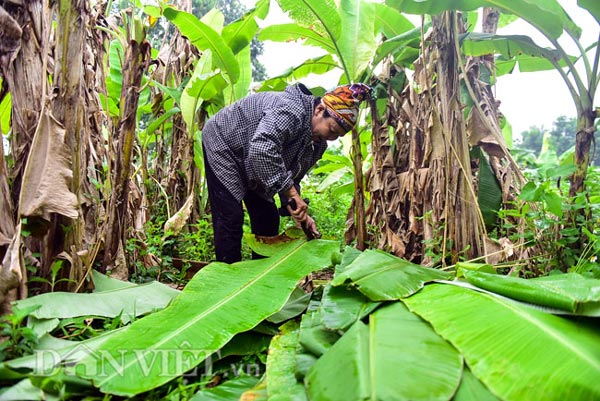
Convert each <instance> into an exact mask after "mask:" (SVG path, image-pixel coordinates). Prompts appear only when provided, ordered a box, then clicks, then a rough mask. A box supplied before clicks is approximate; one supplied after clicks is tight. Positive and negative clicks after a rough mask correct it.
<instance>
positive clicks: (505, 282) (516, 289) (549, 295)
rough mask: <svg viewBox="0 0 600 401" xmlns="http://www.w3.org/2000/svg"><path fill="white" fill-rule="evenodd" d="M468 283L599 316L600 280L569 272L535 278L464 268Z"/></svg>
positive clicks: (539, 302) (583, 313)
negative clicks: (466, 269)
mask: <svg viewBox="0 0 600 401" xmlns="http://www.w3.org/2000/svg"><path fill="white" fill-rule="evenodd" d="M464 275H465V277H466V279H467V280H468V281H469V283H471V284H473V285H475V286H477V287H480V288H483V289H485V290H488V291H492V292H495V293H497V294H500V295H504V296H506V297H509V298H513V299H516V300H519V301H524V302H530V303H532V304H536V305H542V306H549V307H551V308H557V309H561V310H564V311H567V312H571V313H574V314H578V315H584V316H595V317H599V316H600V280H599V279H593V278H588V277H584V276H582V275H580V274H577V273H567V274H560V275H553V276H547V277H538V278H532V279H522V278H518V277H510V276H501V275H496V274H489V273H484V272H480V271H465V272H464Z"/></svg>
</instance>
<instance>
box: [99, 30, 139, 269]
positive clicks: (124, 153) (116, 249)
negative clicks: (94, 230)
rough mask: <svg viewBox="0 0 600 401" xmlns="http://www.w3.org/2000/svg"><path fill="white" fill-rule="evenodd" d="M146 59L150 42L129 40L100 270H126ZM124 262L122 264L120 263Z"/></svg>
mask: <svg viewBox="0 0 600 401" xmlns="http://www.w3.org/2000/svg"><path fill="white" fill-rule="evenodd" d="M149 62H150V45H149V44H148V42H146V41H145V40H144V41H142V42H141V43H139V42H137V41H136V40H130V41H129V46H128V47H127V50H126V52H125V57H124V60H123V87H122V89H121V102H120V106H119V110H120V112H121V118H120V120H119V123H118V126H117V129H116V133H115V141H116V143H115V146H116V151H115V152H114V154H113V156H114V157H111V158H110V159H111V162H112V163H113V165H112V172H111V173H112V192H111V197H110V201H109V204H108V210H107V215H108V219H107V224H106V237H105V247H104V263H103V266H102V268H101V269H100V270H101V271H106V269H113V268H115V267H117V268H120V269H122V271H123V272H124V274H128V273H127V272H128V266H127V260H126V258H125V257H124V250H125V242H126V231H125V230H126V227H127V218H128V205H129V185H130V179H129V177H130V174H131V163H132V156H133V145H134V142H135V129H136V123H137V107H138V102H139V92H140V88H141V83H142V76H143V74H144V71H145V70H146V68H147V65H148V63H149ZM123 265H124V266H123Z"/></svg>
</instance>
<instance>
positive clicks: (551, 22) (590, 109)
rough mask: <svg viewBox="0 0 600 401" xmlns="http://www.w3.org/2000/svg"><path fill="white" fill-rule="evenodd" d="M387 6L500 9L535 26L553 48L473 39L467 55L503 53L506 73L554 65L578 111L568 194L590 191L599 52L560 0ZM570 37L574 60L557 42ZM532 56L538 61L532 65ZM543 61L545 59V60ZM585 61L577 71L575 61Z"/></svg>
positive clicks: (524, 40) (429, 10)
mask: <svg viewBox="0 0 600 401" xmlns="http://www.w3.org/2000/svg"><path fill="white" fill-rule="evenodd" d="M577 3H578V5H579V6H580V7H581V8H583V9H585V10H586V11H588V12H589V13H590V14H591V15H592V16H593V17H594V18H595V19H596V21H597V22H598V23H599V25H600V7H599V6H598V4H597V2H594V1H591V0H579V1H578V2H577ZM386 4H388V5H390V6H391V7H394V8H396V9H398V10H400V11H401V12H405V13H411V14H421V15H423V14H430V15H434V14H437V13H439V12H441V11H445V10H473V9H476V8H478V7H496V8H498V9H500V10H501V11H502V12H506V13H508V14H514V15H516V16H518V17H520V18H522V19H524V20H526V21H527V22H529V23H530V24H531V25H533V26H534V27H535V28H536V29H537V30H538V31H539V32H540V33H542V34H543V35H544V36H545V37H546V39H548V40H549V42H550V43H551V44H552V47H551V48H543V47H541V46H538V45H537V44H535V43H534V42H533V41H532V40H531V39H530V38H528V37H524V36H501V35H483V36H482V35H479V36H477V35H468V36H467V37H466V38H465V39H464V41H463V45H462V48H463V51H464V52H465V54H467V55H471V56H480V55H483V54H499V55H501V56H502V57H503V62H504V66H503V67H502V69H501V71H500V72H501V73H502V72H506V71H507V70H509V71H512V69H513V68H514V66H515V64H516V63H518V64H519V68H520V69H521V71H536V70H541V69H547V68H548V66H549V65H551V66H552V67H553V68H554V69H556V70H557V72H558V73H559V74H560V76H561V78H562V79H563V81H564V82H565V85H566V86H567V88H568V90H569V93H570V94H571V97H572V99H573V103H574V104H575V108H576V110H577V131H578V132H577V137H576V146H575V160H574V161H575V166H576V170H575V171H574V172H573V174H572V175H571V177H570V188H569V195H570V196H571V197H575V196H576V195H577V194H578V193H581V192H583V191H584V189H585V178H586V175H587V171H588V166H589V161H590V148H591V143H592V141H593V137H594V130H595V128H594V122H595V120H596V119H597V118H598V108H597V107H594V104H593V101H594V98H595V95H596V91H597V87H598V82H599V81H600V64H599V63H598V60H599V59H600V48H599V46H598V42H597V41H596V42H595V43H592V44H591V45H590V46H588V47H586V46H584V44H582V43H581V42H580V37H581V29H580V28H579V27H578V26H577V25H576V24H575V23H574V22H573V19H572V18H571V17H570V16H569V15H568V13H567V12H566V11H565V10H564V9H563V8H562V6H561V5H560V3H559V2H558V1H557V0H548V1H544V2H537V1H533V0H517V1H509V0H477V1H467V0H460V1H456V2H452V3H447V2H436V1H431V0H426V1H415V0H387V1H386ZM563 34H566V35H567V36H568V37H569V38H570V39H571V40H572V42H573V43H574V44H575V45H576V47H577V49H578V52H579V53H578V54H577V56H576V57H575V58H574V57H571V56H570V55H569V54H568V53H567V51H566V50H565V48H564V47H563V46H562V45H561V44H560V43H559V42H558V39H559V37H561V36H562V35H563ZM532 57H533V62H532ZM540 58H543V59H544V60H543V61H542V62H540V60H541V59H540ZM576 61H579V62H581V63H582V65H583V68H582V69H578V68H576V66H575V62H576Z"/></svg>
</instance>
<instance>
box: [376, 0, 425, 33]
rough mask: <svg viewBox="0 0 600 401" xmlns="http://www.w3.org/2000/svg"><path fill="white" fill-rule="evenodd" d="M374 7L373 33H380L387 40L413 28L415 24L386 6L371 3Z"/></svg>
mask: <svg viewBox="0 0 600 401" xmlns="http://www.w3.org/2000/svg"><path fill="white" fill-rule="evenodd" d="M373 6H374V7H375V32H382V33H383V34H384V36H385V37H386V38H387V39H390V38H393V37H395V36H398V35H401V34H403V33H405V32H408V31H410V30H412V29H414V28H415V24H413V23H412V22H410V20H409V19H408V18H406V17H405V16H404V15H402V14H401V13H400V12H399V11H398V10H396V9H395V8H392V7H390V6H388V5H386V4H381V3H373Z"/></svg>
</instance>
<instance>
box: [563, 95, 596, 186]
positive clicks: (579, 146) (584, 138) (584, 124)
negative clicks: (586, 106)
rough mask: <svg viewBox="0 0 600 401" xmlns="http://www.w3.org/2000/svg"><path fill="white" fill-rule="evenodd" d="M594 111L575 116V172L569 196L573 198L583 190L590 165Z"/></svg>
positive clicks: (586, 111)
mask: <svg viewBox="0 0 600 401" xmlns="http://www.w3.org/2000/svg"><path fill="white" fill-rule="evenodd" d="M590 104H591V103H590ZM595 119H596V113H595V111H594V110H585V112H584V113H583V114H581V115H579V116H577V135H576V137H575V166H576V170H575V172H574V173H573V175H572V176H571V184H570V186H569V196H570V197H574V196H576V195H577V194H578V193H581V192H583V191H584V190H585V178H586V176H587V170H588V167H589V165H590V148H591V145H592V141H593V140H594V132H595V129H594V121H595Z"/></svg>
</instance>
